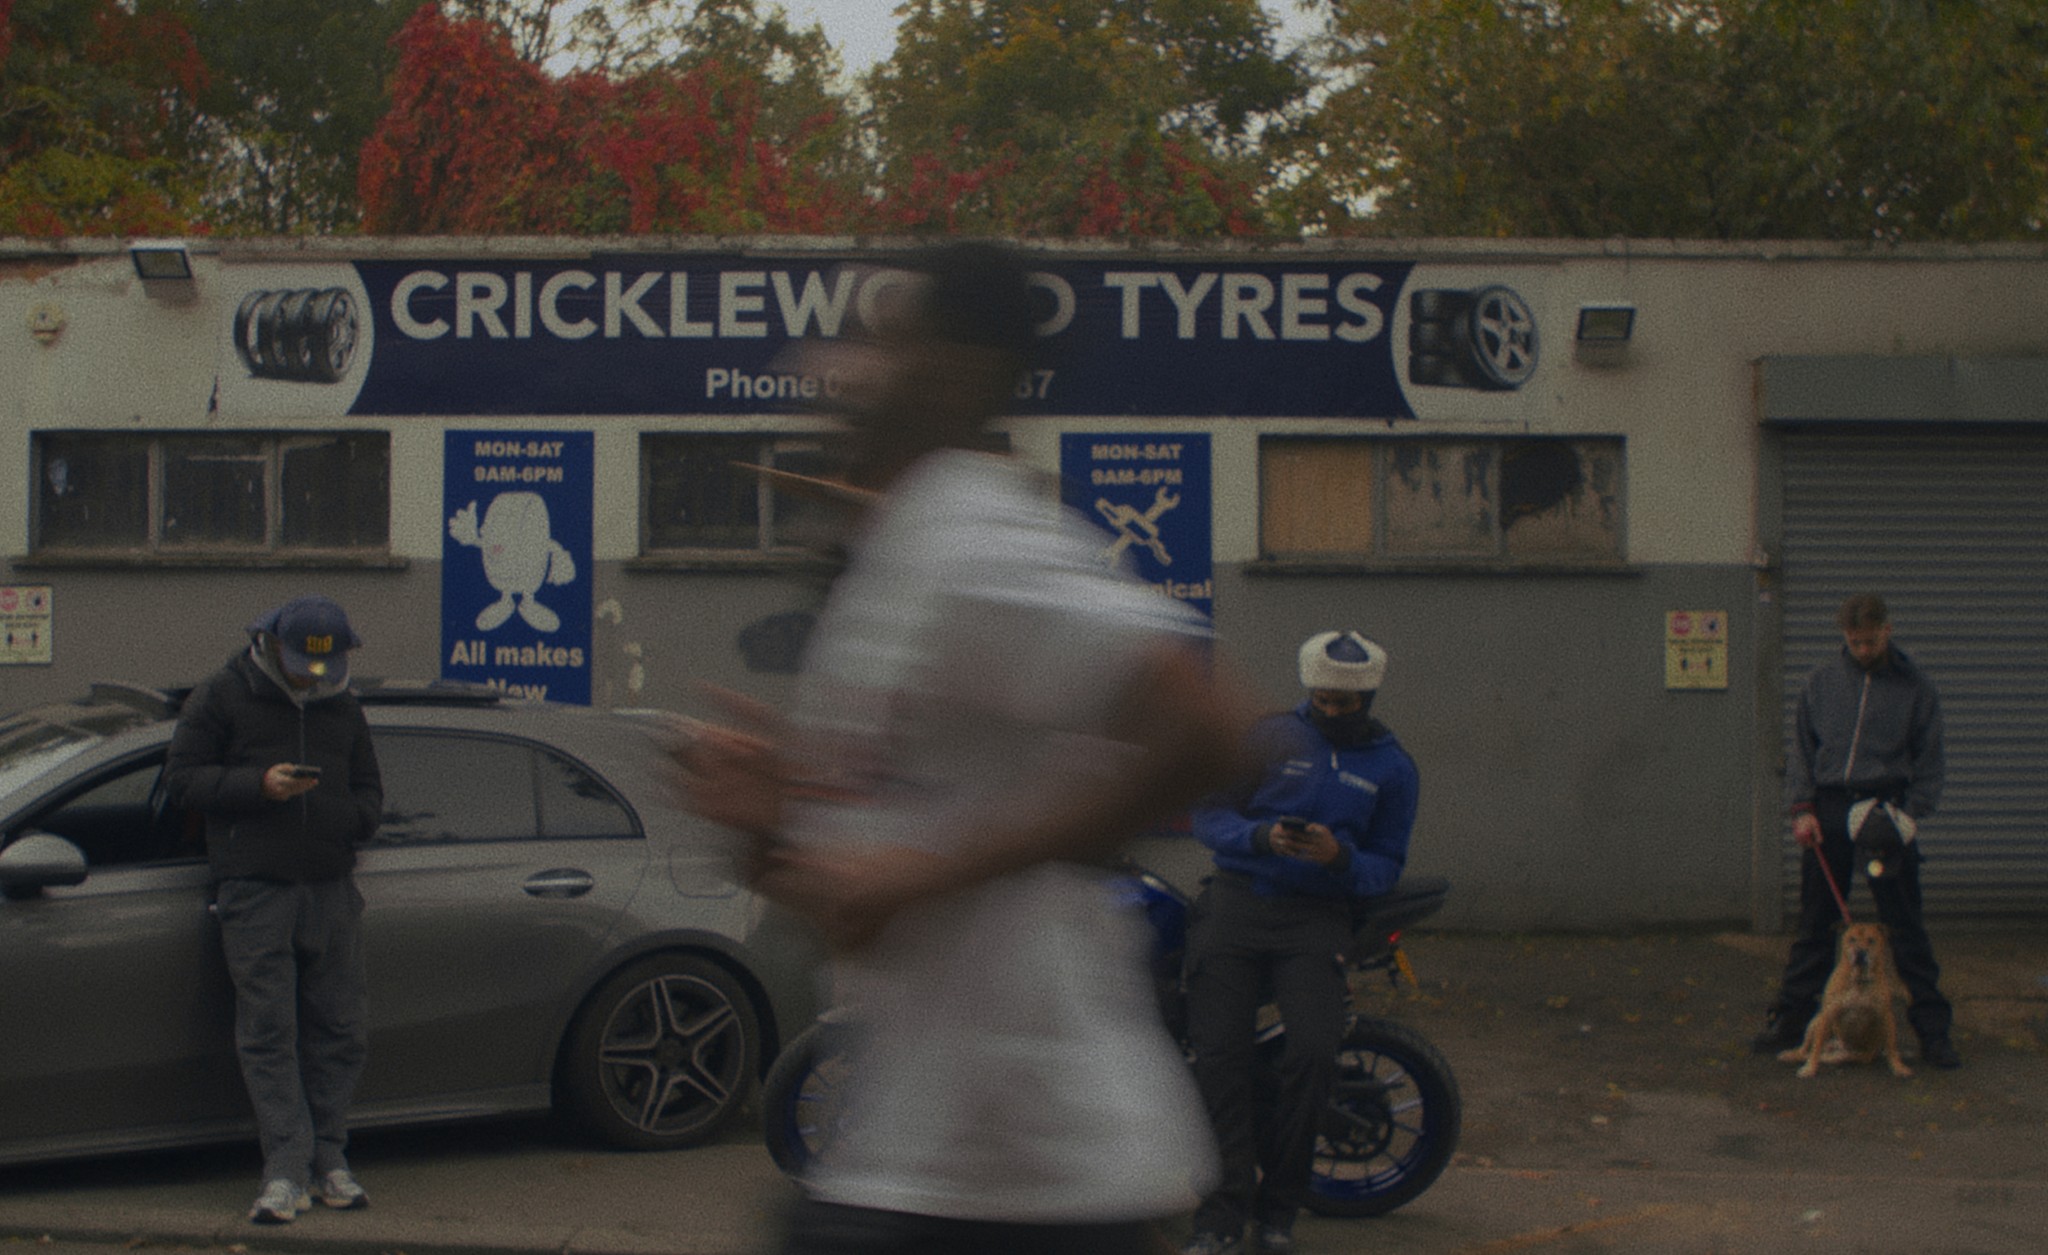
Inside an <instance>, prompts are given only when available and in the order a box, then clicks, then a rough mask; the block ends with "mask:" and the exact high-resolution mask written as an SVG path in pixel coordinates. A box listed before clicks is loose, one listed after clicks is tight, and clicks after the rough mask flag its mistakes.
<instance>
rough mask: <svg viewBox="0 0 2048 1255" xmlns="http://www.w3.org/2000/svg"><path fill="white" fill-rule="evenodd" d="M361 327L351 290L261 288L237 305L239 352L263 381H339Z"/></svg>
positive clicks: (244, 361)
mask: <svg viewBox="0 0 2048 1255" xmlns="http://www.w3.org/2000/svg"><path fill="white" fill-rule="evenodd" d="M361 329H362V320H361V318H360V317H359V316H358V315H357V312H356V301H355V298H354V297H352V296H350V295H349V293H348V289H346V288H285V289H271V288H258V289H257V290H255V291H254V292H251V293H249V294H248V295H247V296H244V297H243V298H242V300H241V303H240V304H239V305H237V306H236V307H235V322H234V336H235V352H236V354H237V355H238V356H240V358H241V359H242V365H243V366H245V367H247V368H248V371H249V373H250V374H251V375H254V376H256V377H258V378H261V379H294V380H301V381H304V382H307V383H337V382H339V381H340V380H341V379H342V377H343V376H345V375H347V374H348V368H349V363H350V362H352V361H353V360H354V359H355V352H356V343H357V341H358V340H359V339H360V338H361Z"/></svg>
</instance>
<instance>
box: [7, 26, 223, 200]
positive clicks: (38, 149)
mask: <svg viewBox="0 0 2048 1255" xmlns="http://www.w3.org/2000/svg"><path fill="white" fill-rule="evenodd" d="M206 82H207V72H206V67H205V65H204V64H203V63H202V61H201V60H200V58H199V55H198V52H197V50H196V48H195V46H194V43H193V40H192V37H191V34H190V32H189V31H187V30H186V29H185V28H184V27H183V26H182V25H181V24H180V23H179V22H178V21H176V20H175V19H174V18H170V17H166V16H164V15H162V14H155V13H148V12H143V13H137V12H135V11H134V10H133V9H132V8H131V7H130V6H129V5H126V4H123V3H121V2H120V0H0V235H35V236H55V235H100V234H150V233H159V232H164V233H168V232H183V231H189V230H193V229H195V228H196V227H197V225H198V221H197V219H198V208H199V190H200V185H201V183H202V180H201V179H200V178H199V177H197V175H196V173H195V172H194V170H193V168H192V167H191V166H190V165H189V164H188V162H187V161H186V160H185V157H186V155H187V154H186V150H185V148H184V146H183V137H184V135H185V133H186V131H187V130H188V128H189V126H190V110H191V102H192V100H193V99H194V97H195V96H196V95H197V94H198V92H199V91H200V90H202V89H203V88H204V86H205V84H206Z"/></svg>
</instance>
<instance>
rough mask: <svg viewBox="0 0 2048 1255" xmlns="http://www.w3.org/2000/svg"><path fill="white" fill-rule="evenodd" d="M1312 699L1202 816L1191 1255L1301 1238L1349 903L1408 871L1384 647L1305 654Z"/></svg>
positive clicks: (1273, 725) (1190, 984) (1311, 642)
mask: <svg viewBox="0 0 2048 1255" xmlns="http://www.w3.org/2000/svg"><path fill="white" fill-rule="evenodd" d="M1300 672H1301V684H1302V687H1303V688H1306V689H1307V690H1308V697H1307V700H1305V701H1303V702H1302V703H1301V705H1299V706H1297V707H1295V708H1294V709H1293V710H1291V711H1287V712H1284V713H1281V714H1276V715H1272V716H1269V717H1268V718H1266V719H1264V720H1261V721H1260V722H1259V723H1258V724H1256V725H1254V727H1253V728H1252V730H1251V732H1250V734H1249V740H1250V745H1249V749H1250V750H1251V753H1252V755H1253V761H1256V762H1259V763H1263V764H1264V768H1263V770H1262V772H1261V773H1260V774H1259V775H1258V776H1257V777H1256V778H1255V779H1253V780H1250V781H1248V782H1247V783H1246V784H1244V785H1243V786H1241V787H1240V788H1238V789H1237V790H1236V791H1235V792H1234V793H1231V794H1226V795H1221V796H1217V797H1213V798H1210V799H1208V801H1207V802H1206V803H1205V804H1204V805H1203V806H1201V807H1199V808H1198V809H1197V810H1196V811H1195V814H1194V831H1195V835H1196V836H1197V837H1198V838H1200V839H1201V841H1202V843H1203V844H1204V845H1206V846H1208V847H1209V848H1210V849H1211V850H1213V851H1214V852H1215V853H1214V861H1215V865H1216V871H1215V874H1214V875H1213V876H1211V877H1209V879H1208V880H1207V881H1206V882H1205V886H1204V888H1203V890H1202V893H1201V895H1200V897H1199V898H1197V899H1196V902H1195V905H1194V909H1193V911H1192V913H1191V916H1190V920H1189V926H1188V954H1187V972H1186V979H1187V1008H1188V1012H1187V1013H1188V1033H1189V1037H1190V1040H1191V1041H1192V1043H1193V1047H1194V1055H1195V1063H1194V1067H1195V1081H1196V1083H1197V1085H1199V1086H1200V1088H1201V1091H1202V1098H1203V1101H1204V1102H1205V1103H1206V1104H1207V1105H1208V1108H1209V1118H1210V1120H1211V1121H1212V1122H1213V1124H1214V1126H1215V1130H1216V1140H1217V1146H1218V1149H1219V1151H1220V1152H1221V1155H1222V1168H1223V1178H1222V1182H1221V1184H1220V1185H1218V1186H1217V1188H1216V1189H1215V1190H1214V1191H1212V1192H1211V1193H1210V1194H1209V1196H1208V1197H1207V1198H1205V1199H1204V1200H1203V1202H1202V1206H1201V1208H1200V1209H1199V1210H1198V1211H1197V1212H1196V1213H1195V1223H1194V1234H1193V1237H1192V1238H1191V1239H1190V1240H1189V1242H1188V1243H1187V1245H1186V1246H1185V1247H1183V1248H1182V1249H1183V1251H1184V1252H1185V1253H1186V1255H1233V1253H1235V1252H1238V1251H1241V1250H1242V1249H1243V1245H1244V1235H1245V1231H1246V1226H1247V1225H1248V1224H1249V1225H1250V1226H1251V1227H1252V1233H1253V1249H1254V1250H1257V1251H1260V1252H1267V1253H1274V1252H1287V1251H1291V1250H1292V1249H1293V1246H1294V1239H1293V1229H1294V1217H1295V1214H1296V1212H1297V1211H1298V1210H1299V1209H1300V1206H1301V1203H1302V1200H1303V1196H1304V1195H1305V1193H1306V1192H1307V1190H1308V1181H1309V1171H1310V1166H1311V1160H1312V1157H1313V1154H1314V1150H1315V1137H1316V1127H1317V1124H1318V1123H1319V1121H1320V1118H1321V1113H1322V1110H1323V1106H1324V1104H1325V1103H1326V1102H1327V1101H1328V1096H1329V1090H1330V1084H1331V1082H1332V1080H1333V1079H1334V1077H1335V1075H1336V1067H1337V1051H1338V1047H1339V1046H1340V1045H1341V1042H1342V1037H1343V1033H1344V1017H1345V1007H1346V1004H1347V990H1346V985H1345V977H1346V960H1347V958H1348V956H1349V955H1350V952H1351V948H1352V944H1353V942H1352V931H1351V921H1352V913H1353V907H1354V904H1355V903H1356V902H1357V901H1358V900H1359V899H1361V898H1370V897H1373V896H1375V895H1377V894H1381V893H1385V892H1387V891H1388V890H1389V889H1392V888H1393V887H1394V883H1395V882H1396V881H1397V880H1399V879H1400V878H1401V869H1402V867H1403V865H1404V864H1405V863H1406V862H1407V859H1408V838H1409V834H1410V833H1411V832H1412V830H1413V829H1414V827H1415V807H1416V797H1417V790H1418V781H1419V778H1418V776H1417V773H1416V770H1415V760H1414V759H1412V758H1410V757H1409V756H1408V752H1407V751H1406V750H1404V749H1402V748H1401V743H1400V742H1399V741H1398V740H1396V739H1395V738H1394V734H1393V733H1392V732H1389V731H1388V730H1387V728H1386V726H1385V725H1384V724H1382V723H1380V722H1379V721H1378V720H1376V719H1374V718H1373V717H1372V713H1371V711H1372V701H1373V696H1374V694H1375V693H1377V692H1378V690H1379V687H1380V682H1381V681H1382V680H1384V679H1385V678H1386V673H1387V651H1386V650H1384V649H1382V648H1380V647H1379V646H1378V645H1376V644H1374V643H1373V642H1372V641H1369V640H1367V639H1366V638H1365V637H1364V636H1362V635H1360V634H1359V633H1357V632H1350V631H1339V632H1323V633H1320V634H1318V635H1316V636H1312V637H1310V638H1309V639H1308V640H1307V641H1306V642H1304V643H1303V645H1302V647H1301V655H1300ZM1268 1000H1270V1001H1273V1002H1275V1003H1277V1004H1278V1006H1279V1009H1280V1016H1281V1018H1282V1019H1283V1020H1285V1021H1286V1024H1287V1044H1286V1048H1285V1050H1284V1052H1283V1054H1282V1057H1281V1060H1280V1077H1279V1081H1280V1089H1279V1096H1278V1100H1277V1101H1276V1102H1275V1103H1274V1104H1273V1106H1272V1109H1271V1112H1270V1116H1269V1118H1268V1119H1267V1120H1266V1121H1265V1122H1264V1127H1260V1121H1259V1118H1258V1108H1257V1105H1256V1104H1255V1102H1254V1100H1253V1091H1252V1086H1253V1078H1252V1073H1253V1067H1254V1047H1253V1033H1254V1028H1255V1025H1254V1021H1255V1019H1256V1016H1257V1013H1258V1009H1259V1006H1260V1004H1261V1003H1263V1002H1266V1001H1268Z"/></svg>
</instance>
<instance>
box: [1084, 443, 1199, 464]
mask: <svg viewBox="0 0 2048 1255" xmlns="http://www.w3.org/2000/svg"><path fill="white" fill-rule="evenodd" d="M1180 450H1181V446H1180V442H1179V441H1175V442H1174V443H1172V444H1150V443H1147V444H1097V445H1089V446H1088V456H1089V458H1091V459H1092V460H1094V461H1097V462H1177V461H1179V460H1180Z"/></svg>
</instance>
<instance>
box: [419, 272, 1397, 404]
mask: <svg viewBox="0 0 2048 1255" xmlns="http://www.w3.org/2000/svg"><path fill="white" fill-rule="evenodd" d="M692 277H693V276H692V275H691V274H689V273H688V272H686V271H681V270H674V271H665V272H664V271H621V270H607V271H605V272H603V273H602V274H596V273H592V272H590V271H587V270H563V271H558V272H556V273H554V274H551V275H547V276H546V277H545V278H544V279H543V280H542V281H541V282H540V283H539V285H538V287H537V288H536V285H535V282H534V280H535V274H534V272H533V271H531V270H513V271H506V272H500V271H494V270H461V271H457V272H455V273H454V274H453V275H452V276H451V275H448V274H445V273H442V272H440V271H436V270H416V271H413V272H412V273H410V274H408V275H405V276H404V277H403V278H401V279H400V280H399V281H398V283H397V285H396V286H395V287H393V289H392V292H391V322H392V325H393V326H394V327H396V328H397V329H398V330H399V332H400V333H402V334H403V335H405V336H407V337H408V338H410V339H414V340H436V339H440V338H441V337H443V336H446V335H448V334H449V333H450V332H453V333H454V335H455V338H456V339H459V340H468V339H478V338H481V339H488V340H503V339H517V340H524V339H529V338H531V337H532V336H533V335H534V334H535V331H534V328H535V326H536V324H537V325H538V326H539V328H540V331H541V332H542V333H544V334H546V335H549V336H553V337H554V338H556V339H560V340H584V339H588V338H590V337H592V336H598V337H601V338H603V339H607V340H616V339H620V338H622V337H628V336H631V337H635V338H640V339H649V340H658V339H663V338H667V339H676V340H709V339H722V340H759V339H762V338H764V337H766V336H767V335H768V334H769V333H770V329H771V328H773V329H775V331H777V332H778V333H780V334H781V335H784V336H787V337H790V338H792V339H794V338H798V337H803V336H825V337H836V336H841V335H845V334H847V333H848V331H849V330H851V328H850V327H849V326H848V319H849V315H851V316H852V317H853V318H856V319H860V320H863V321H867V322H872V321H873V319H874V316H875V311H876V310H877V308H878V307H879V303H880V302H881V300H882V299H883V295H884V293H886V292H887V290H888V289H889V288H890V287H892V286H895V285H897V284H900V283H902V282H904V281H905V279H906V278H907V276H906V275H905V274H904V272H902V271H900V270H890V269H886V268H875V269H861V268H858V267H853V266H845V267H836V268H833V269H830V270H815V269H812V270H787V269H785V270H767V269H761V270H726V271H719V272H718V273H716V274H699V275H697V276H695V277H696V278H697V279H699V280H700V282H699V283H698V284H696V285H694V286H693V285H692V283H691V278H692ZM1028 281H1029V283H1030V284H1031V286H1032V287H1033V288H1035V289H1038V290H1039V291H1042V292H1043V293H1045V294H1046V296H1048V297H1049V298H1050V312H1049V313H1048V314H1046V316H1045V317H1044V318H1042V319H1041V320H1040V321H1039V322H1038V324H1037V327H1036V330H1037V332H1038V334H1039V335H1041V336H1052V335H1058V334H1060V333H1061V332H1063V331H1065V330H1067V329H1068V328H1069V327H1070V326H1072V324H1073V322H1074V318H1075V316H1076V312H1077V311H1078V309H1079V308H1080V302H1079V299H1078V296H1077V294H1076V292H1075V290H1074V285H1073V283H1072V282H1071V281H1069V280H1068V279H1066V278H1064V277H1062V276H1060V275H1056V274H1053V273H1051V272H1049V271H1034V272H1032V273H1031V275H1030V276H1029V278H1028ZM1383 282H1384V281H1383V280H1382V279H1381V277H1380V276H1379V275H1377V274H1374V273H1372V272H1371V271H1352V272H1349V273H1343V274H1332V273H1330V272H1327V271H1322V270H1288V271H1282V272H1279V273H1278V274H1277V275H1275V274H1270V273H1260V272H1256V271H1201V272H1197V273H1195V274H1192V275H1186V276H1183V275H1181V274H1178V273H1175V272H1173V271H1170V270H1111V271H1106V272H1104V273H1103V275H1102V279H1101V283H1102V286H1103V287H1104V288H1105V289H1108V290H1109V291H1111V292H1114V293H1115V294H1116V300H1117V331H1118V334H1119V335H1120V336H1121V337H1122V338H1123V339H1126V340H1138V339H1142V338H1144V335H1145V327H1146V316H1147V313H1148V311H1151V310H1153V309H1154V308H1155V307H1158V306H1159V305H1160V302H1162V301H1163V302H1164V303H1165V305H1164V308H1166V309H1170V310H1171V311H1172V314H1173V334H1174V336H1175V338H1177V339H1181V340H1197V339H1203V338H1215V339H1220V340H1256V341H1268V340H1271V341H1280V342H1297V343H1299V342H1315V341H1328V340H1331V339H1333V338H1334V339H1338V340H1344V341H1346V342H1349V343H1352V344H1358V343H1363V342H1365V341H1368V340H1371V339H1374V338H1375V337H1377V336H1379V335H1380V333H1381V332H1383V331H1384V330H1385V329H1386V324H1387V315H1386V311H1385V310H1383V309H1381V308H1380V306H1379V305H1378V304H1377V303H1376V302H1375V300H1374V299H1373V298H1374V295H1375V294H1376V293H1377V292H1378V291H1379V289H1380V287H1381V285H1382V283H1383ZM426 297H433V298H437V299H435V300H433V301H426V300H424V299H423V298H426ZM565 307H566V309H565ZM436 310H437V311H439V312H429V311H436ZM1020 395H1022V394H1021V393H1020Z"/></svg>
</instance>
